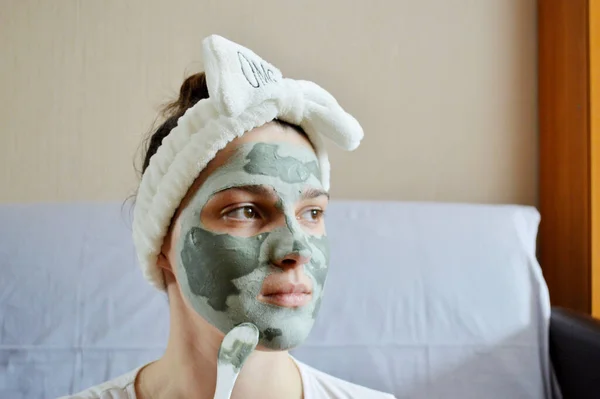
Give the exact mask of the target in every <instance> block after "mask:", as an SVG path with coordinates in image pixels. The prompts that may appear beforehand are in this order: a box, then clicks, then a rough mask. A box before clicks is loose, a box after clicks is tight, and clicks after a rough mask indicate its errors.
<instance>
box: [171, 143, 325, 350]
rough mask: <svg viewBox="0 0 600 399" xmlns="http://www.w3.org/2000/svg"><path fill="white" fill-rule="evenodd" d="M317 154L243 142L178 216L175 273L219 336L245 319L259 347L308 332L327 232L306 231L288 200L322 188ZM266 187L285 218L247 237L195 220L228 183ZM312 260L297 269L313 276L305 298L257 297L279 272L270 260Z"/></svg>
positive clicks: (282, 345)
mask: <svg viewBox="0 0 600 399" xmlns="http://www.w3.org/2000/svg"><path fill="white" fill-rule="evenodd" d="M317 165H318V163H317V161H316V156H315V155H314V153H313V152H312V151H311V150H310V149H307V148H306V149H305V148H303V147H298V146H294V145H291V144H265V143H251V144H248V145H245V146H241V147H240V148H238V150H237V151H236V154H235V155H234V156H232V158H231V159H230V160H229V162H228V163H227V164H225V165H223V166H221V167H220V168H219V169H217V170H216V171H215V172H213V173H212V174H211V175H210V176H209V177H208V179H207V180H206V181H205V182H204V184H203V185H202V186H201V187H200V189H199V190H198V191H197V193H196V194H195V195H194V197H193V199H192V201H191V202H190V204H189V205H188V206H187V207H186V209H185V210H184V211H183V212H182V214H181V216H180V217H181V220H182V223H181V226H182V227H181V234H180V238H179V241H178V243H177V249H178V253H179V254H180V257H179V259H178V262H177V267H176V273H177V277H178V281H179V284H180V286H181V289H182V292H183V294H184V296H185V297H186V299H187V301H188V303H189V304H190V305H191V306H192V307H193V308H194V309H195V310H196V312H197V313H198V314H200V316H202V317H203V318H204V319H205V320H207V321H208V322H209V323H211V324H212V325H214V326H215V327H217V328H218V329H219V330H221V331H222V332H223V333H224V334H226V333H227V332H228V331H229V330H231V329H232V328H233V327H235V326H236V325H238V324H240V323H243V322H251V323H253V324H255V325H256V326H257V327H258V329H259V331H260V335H261V338H260V344H261V345H262V346H263V347H266V348H269V349H274V350H283V349H290V348H293V347H295V346H297V345H299V344H300V343H302V341H304V339H306V337H307V336H308V334H309V332H310V330H311V328H312V326H313V324H314V321H315V317H316V315H317V313H318V310H319V307H320V303H321V297H322V295H323V288H324V285H325V281H326V277H327V269H328V263H329V246H328V241H327V237H326V236H324V235H323V236H320V237H318V236H313V235H310V234H307V233H306V232H305V231H304V230H303V228H302V227H301V226H300V223H299V222H298V221H297V220H296V218H295V214H294V206H295V204H296V203H297V201H298V200H299V198H300V194H301V193H302V191H303V189H304V188H306V187H307V186H310V187H313V188H320V187H321V183H320V181H319V178H318V176H320V175H319V170H318V166H317ZM249 185H262V186H268V187H272V188H273V189H274V190H275V193H276V195H277V196H278V197H279V203H278V204H279V206H278V208H279V209H280V210H281V211H282V212H283V213H284V215H285V220H286V223H285V225H283V226H280V227H277V228H275V229H273V230H271V231H268V232H263V233H261V234H258V235H256V236H252V237H237V236H232V235H229V234H221V233H214V232H211V231H209V230H207V229H206V228H205V227H204V226H203V225H202V222H201V220H200V213H201V210H202V208H203V206H204V205H205V204H206V202H207V201H208V200H209V199H210V198H211V197H212V195H214V194H215V193H216V192H219V191H222V190H224V189H227V188H230V187H236V186H237V187H239V186H249ZM292 253H294V254H298V255H301V256H302V257H303V258H310V260H309V261H308V262H307V263H306V264H304V265H298V266H295V267H300V268H303V272H304V273H305V274H306V276H307V277H308V278H309V279H310V280H311V282H312V297H311V300H310V302H308V303H307V304H305V305H304V306H302V307H296V308H287V307H280V306H276V305H272V304H267V303H264V302H261V301H259V300H258V296H259V294H260V292H261V289H262V287H263V283H264V281H265V279H266V278H267V276H269V275H270V274H272V273H283V272H284V271H283V270H282V269H280V268H278V267H277V266H275V265H274V263H273V261H274V260H275V259H281V258H282V257H284V256H285V255H288V254H292Z"/></svg>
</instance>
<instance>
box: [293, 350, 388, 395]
mask: <svg viewBox="0 0 600 399" xmlns="http://www.w3.org/2000/svg"><path fill="white" fill-rule="evenodd" d="M294 361H295V362H296V364H297V366H298V369H299V370H300V374H301V375H302V385H303V386H304V398H305V399H325V398H327V399H351V398H352V399H395V398H394V395H391V394H389V393H384V392H381V391H376V390H374V389H370V388H367V387H363V386H361V385H357V384H353V383H351V382H348V381H344V380H342V379H340V378H337V377H334V376H332V375H329V374H326V373H324V372H322V371H319V370H317V369H315V368H313V367H311V366H309V365H307V364H304V363H302V362H300V361H298V360H297V359H294Z"/></svg>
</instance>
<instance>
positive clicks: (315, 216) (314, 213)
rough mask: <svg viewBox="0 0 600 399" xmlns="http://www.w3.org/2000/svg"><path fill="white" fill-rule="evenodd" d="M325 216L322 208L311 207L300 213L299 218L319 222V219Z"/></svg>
mask: <svg viewBox="0 0 600 399" xmlns="http://www.w3.org/2000/svg"><path fill="white" fill-rule="evenodd" d="M322 216H323V211H322V210H321V209H316V208H314V209H309V210H307V211H305V212H303V213H302V214H300V217H299V219H302V220H304V221H307V222H311V223H314V222H318V221H319V220H321V217H322Z"/></svg>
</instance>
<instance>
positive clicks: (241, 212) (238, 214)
mask: <svg viewBox="0 0 600 399" xmlns="http://www.w3.org/2000/svg"><path fill="white" fill-rule="evenodd" d="M258 216H259V215H258V212H257V211H256V209H254V208H253V207H251V206H242V207H240V208H236V209H234V210H232V211H229V212H227V213H226V214H225V217H227V218H229V219H238V220H247V219H256V218H258Z"/></svg>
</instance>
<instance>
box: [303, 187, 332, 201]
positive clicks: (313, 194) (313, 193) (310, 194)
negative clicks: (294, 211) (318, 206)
mask: <svg viewBox="0 0 600 399" xmlns="http://www.w3.org/2000/svg"><path fill="white" fill-rule="evenodd" d="M322 196H325V197H327V199H329V193H328V192H327V191H325V190H321V189H318V188H313V187H311V188H309V189H307V190H305V191H304V192H303V193H302V196H301V197H300V199H302V200H309V199H313V198H318V197H322Z"/></svg>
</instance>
